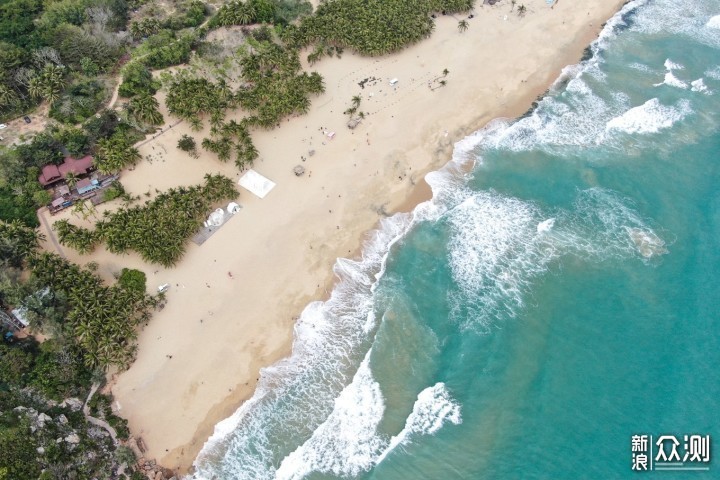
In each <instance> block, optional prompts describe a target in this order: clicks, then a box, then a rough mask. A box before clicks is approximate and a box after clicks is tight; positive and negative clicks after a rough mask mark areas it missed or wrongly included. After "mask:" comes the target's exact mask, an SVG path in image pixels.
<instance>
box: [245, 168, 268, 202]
mask: <svg viewBox="0 0 720 480" xmlns="http://www.w3.org/2000/svg"><path fill="white" fill-rule="evenodd" d="M238 183H239V184H240V186H241V187H243V188H245V189H247V190H250V192H251V193H254V194H255V195H257V196H258V197H260V198H265V195H267V194H268V192H269V191H270V190H272V189H273V188H275V182H273V181H270V180H268V179H267V178H265V177H263V176H262V175H260V174H259V173H257V172H256V171H255V170H248V171H247V172H245V175H243V176H242V177H240V180H238Z"/></svg>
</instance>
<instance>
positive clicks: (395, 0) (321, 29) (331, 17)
mask: <svg viewBox="0 0 720 480" xmlns="http://www.w3.org/2000/svg"><path fill="white" fill-rule="evenodd" d="M473 3H474V2H473V0H334V1H332V2H322V3H321V4H320V5H319V6H318V8H317V10H316V11H315V13H314V14H313V15H311V16H308V17H305V18H303V19H302V22H301V24H300V28H299V29H297V30H296V31H294V32H292V33H291V34H290V35H289V36H288V41H289V42H290V43H291V44H295V45H300V46H308V45H311V44H316V45H319V48H320V51H322V50H325V47H326V46H328V47H329V46H333V47H341V48H352V49H353V50H356V51H357V52H359V53H361V54H363V55H373V56H375V55H384V54H387V53H390V52H394V51H397V50H400V49H402V48H404V47H406V46H408V45H411V44H413V43H416V42H418V41H420V40H422V39H423V38H426V37H428V36H430V34H431V33H432V31H433V29H434V28H435V25H434V23H433V21H432V18H431V17H430V14H431V13H432V12H439V11H443V12H446V13H456V12H464V11H467V10H469V9H470V8H472V5H473Z"/></svg>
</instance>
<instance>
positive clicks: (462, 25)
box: [458, 20, 470, 33]
mask: <svg viewBox="0 0 720 480" xmlns="http://www.w3.org/2000/svg"><path fill="white" fill-rule="evenodd" d="M469 26H470V25H468V22H467V20H460V21H459V22H458V31H459V32H460V33H463V32H465V31H467V29H468V27H469Z"/></svg>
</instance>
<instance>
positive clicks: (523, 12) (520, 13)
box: [517, 5, 527, 17]
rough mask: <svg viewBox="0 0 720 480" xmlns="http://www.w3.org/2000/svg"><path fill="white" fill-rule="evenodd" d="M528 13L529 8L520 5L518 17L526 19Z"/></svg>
mask: <svg viewBox="0 0 720 480" xmlns="http://www.w3.org/2000/svg"><path fill="white" fill-rule="evenodd" d="M526 12H527V8H525V5H520V6H519V7H518V9H517V13H518V17H524V16H525V13H526Z"/></svg>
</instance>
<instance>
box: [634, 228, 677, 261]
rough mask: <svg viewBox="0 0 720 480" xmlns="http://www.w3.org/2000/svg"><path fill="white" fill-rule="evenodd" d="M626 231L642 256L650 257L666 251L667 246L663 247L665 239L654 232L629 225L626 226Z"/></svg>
mask: <svg viewBox="0 0 720 480" xmlns="http://www.w3.org/2000/svg"><path fill="white" fill-rule="evenodd" d="M627 232H628V235H629V236H630V239H631V240H632V241H633V243H634V244H635V246H637V249H638V252H640V255H642V256H643V257H645V258H651V257H655V256H657V255H664V254H666V253H668V251H667V248H665V241H664V240H663V239H661V238H660V237H658V236H657V235H656V234H655V232H653V231H650V230H644V229H642V228H630V227H628V228H627Z"/></svg>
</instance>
